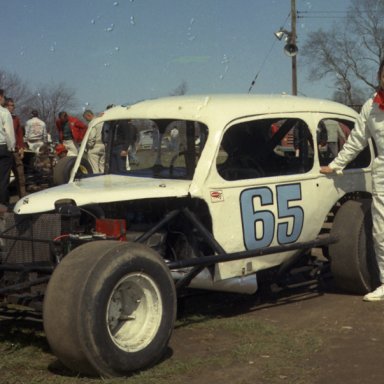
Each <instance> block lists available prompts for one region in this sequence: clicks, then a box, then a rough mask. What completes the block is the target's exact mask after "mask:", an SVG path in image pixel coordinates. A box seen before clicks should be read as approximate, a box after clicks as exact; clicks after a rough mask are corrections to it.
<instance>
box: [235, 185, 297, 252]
mask: <svg viewBox="0 0 384 384" xmlns="http://www.w3.org/2000/svg"><path fill="white" fill-rule="evenodd" d="M255 198H258V199H259V201H260V206H261V207H265V209H258V210H255V204H254V201H255ZM276 200H277V218H276V217H275V214H274V211H275V210H273V211H272V210H271V209H268V207H273V206H274V204H275V203H274V201H273V192H272V190H271V189H270V188H268V187H259V188H252V189H247V190H246V191H243V192H242V193H241V196H240V207H241V216H242V221H243V233H244V243H245V247H246V248H247V249H257V248H263V247H268V246H269V245H270V244H271V243H272V241H273V239H274V236H275V233H276V236H277V242H278V243H279V244H289V243H293V242H295V241H296V240H297V239H298V238H299V236H300V234H301V231H302V229H303V223H304V211H303V209H302V208H301V207H300V206H298V205H293V204H292V205H291V204H290V203H291V202H293V201H301V186H300V184H288V185H278V186H277V187H276ZM276 223H277V226H276ZM290 224H291V225H290ZM260 225H261V226H262V230H258V229H260Z"/></svg>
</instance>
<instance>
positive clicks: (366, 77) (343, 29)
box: [300, 0, 384, 105]
mask: <svg viewBox="0 0 384 384" xmlns="http://www.w3.org/2000/svg"><path fill="white" fill-rule="evenodd" d="M345 16H346V17H344V18H338V19H337V22H335V23H334V24H333V26H332V28H331V29H330V30H328V31H325V30H323V29H319V30H317V31H315V32H312V33H311V34H310V35H309V37H308V39H307V41H306V42H305V44H304V45H303V47H302V48H301V49H300V52H301V55H302V56H303V57H304V59H305V60H304V64H305V65H306V66H307V67H308V68H309V80H312V81H322V80H324V79H330V80H332V83H333V95H332V98H333V99H334V100H335V101H339V102H341V103H344V104H348V105H361V104H362V103H363V102H364V101H365V100H366V99H367V98H368V97H369V96H370V95H372V93H373V92H374V90H375V89H376V87H377V86H378V81H377V70H378V68H379V63H380V61H381V60H382V59H383V58H384V2H383V1H380V0H364V1H361V0H351V5H350V6H349V7H348V10H347V13H346V15H345Z"/></svg>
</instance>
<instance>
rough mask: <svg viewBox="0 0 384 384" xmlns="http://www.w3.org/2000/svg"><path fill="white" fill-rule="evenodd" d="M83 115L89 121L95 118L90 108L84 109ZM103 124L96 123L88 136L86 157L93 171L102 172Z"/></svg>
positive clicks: (103, 159) (103, 154) (103, 150)
mask: <svg viewBox="0 0 384 384" xmlns="http://www.w3.org/2000/svg"><path fill="white" fill-rule="evenodd" d="M83 117H84V119H85V120H87V121H88V123H90V122H91V121H92V120H93V119H94V118H95V115H94V113H93V112H92V111H91V110H90V109H86V110H85V111H84V113H83ZM103 124H104V123H103V122H100V123H98V124H96V125H95V126H94V127H93V129H92V131H91V132H90V133H89V136H88V141H87V147H86V148H87V157H88V161H89V164H90V165H91V167H92V171H93V173H104V162H105V145H104V143H103V139H102V131H103Z"/></svg>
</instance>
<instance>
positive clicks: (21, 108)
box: [0, 69, 77, 134]
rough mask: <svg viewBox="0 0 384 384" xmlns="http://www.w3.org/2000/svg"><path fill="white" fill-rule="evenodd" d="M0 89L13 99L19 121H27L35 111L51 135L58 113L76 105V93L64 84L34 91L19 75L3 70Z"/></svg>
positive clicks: (0, 76) (1, 71)
mask: <svg viewBox="0 0 384 384" xmlns="http://www.w3.org/2000/svg"><path fill="white" fill-rule="evenodd" d="M0 88H2V89H4V90H5V93H6V96H7V97H12V98H13V99H14V101H15V103H16V107H17V110H16V113H17V115H18V116H19V117H20V119H21V121H25V120H27V119H29V118H30V113H31V110H32V109H36V110H37V111H38V112H39V117H40V118H41V119H42V120H44V121H45V123H46V124H47V128H48V130H49V132H50V133H53V134H54V133H55V119H56V118H57V115H58V113H59V112H60V111H62V110H71V109H73V108H75V107H76V105H77V99H76V92H75V91H74V90H73V89H71V88H69V87H67V86H66V85H65V84H64V83H58V84H49V85H44V86H42V87H39V89H38V90H34V89H32V88H31V87H30V86H29V85H28V84H27V83H26V82H25V81H24V80H23V79H21V77H20V76H19V75H17V74H15V73H11V72H8V71H6V70H4V69H0Z"/></svg>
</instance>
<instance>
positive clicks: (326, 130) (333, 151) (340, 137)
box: [316, 118, 371, 169]
mask: <svg viewBox="0 0 384 384" xmlns="http://www.w3.org/2000/svg"><path fill="white" fill-rule="evenodd" d="M352 129H353V123H352V122H351V121H348V120H341V119H329V118H327V119H322V120H320V121H319V124H318V126H317V132H316V141H317V146H318V152H319V162H320V165H328V164H329V163H330V162H331V161H333V160H334V159H335V158H336V157H337V155H338V153H339V152H340V151H341V149H342V148H343V146H344V144H345V142H346V141H347V139H348V137H349V135H350V133H351V130H352ZM370 161H371V155H370V151H369V148H368V147H367V148H365V149H364V150H363V151H362V152H361V153H360V154H359V155H358V156H357V157H356V158H355V159H354V160H353V161H352V162H351V163H349V164H348V165H347V167H346V168H349V169H350V168H364V167H367V166H368V165H369V164H370Z"/></svg>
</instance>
